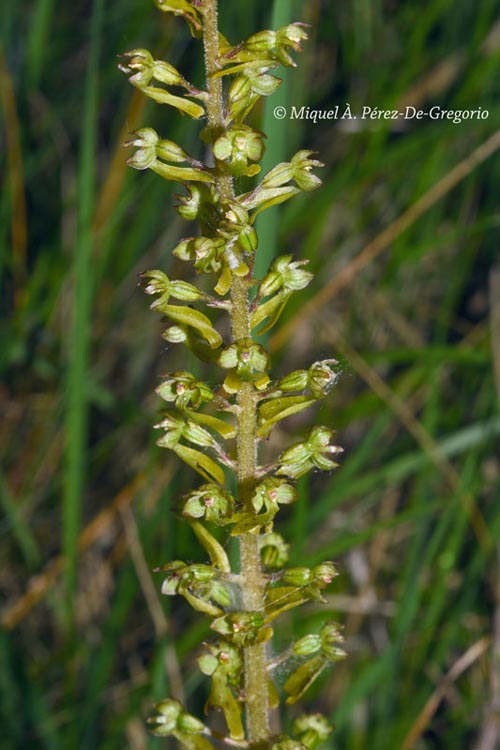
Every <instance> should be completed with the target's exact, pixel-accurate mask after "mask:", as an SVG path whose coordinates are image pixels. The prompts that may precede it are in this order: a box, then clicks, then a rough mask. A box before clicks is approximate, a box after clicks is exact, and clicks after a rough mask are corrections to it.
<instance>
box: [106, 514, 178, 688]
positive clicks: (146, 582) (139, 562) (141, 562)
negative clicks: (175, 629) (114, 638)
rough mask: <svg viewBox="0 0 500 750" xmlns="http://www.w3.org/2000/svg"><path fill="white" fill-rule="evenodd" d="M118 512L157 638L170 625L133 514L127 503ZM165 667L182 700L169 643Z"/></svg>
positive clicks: (173, 650) (172, 652) (164, 633)
mask: <svg viewBox="0 0 500 750" xmlns="http://www.w3.org/2000/svg"><path fill="white" fill-rule="evenodd" d="M120 513H121V516H122V519H123V525H124V527H125V536H126V537H127V544H128V547H129V550H130V555H131V557H132V562H133V563H134V568H135V571H136V573H137V578H138V579H139V584H140V587H141V589H142V593H143V594H144V598H145V599H146V603H147V605H148V610H149V613H150V615H151V619H152V620H153V625H154V628H155V631H156V635H157V636H158V638H159V639H162V638H164V636H165V635H166V634H167V633H168V632H169V630H170V626H169V623H168V620H167V618H166V616H165V613H164V611H163V608H162V606H161V603H160V599H159V597H158V593H157V589H156V586H155V584H154V583H153V580H152V578H151V574H150V571H149V568H148V564H147V562H146V557H145V555H144V550H143V547H142V544H141V540H140V537H139V530H138V528H137V524H136V522H135V519H134V514H133V513H132V510H131V508H130V506H129V505H127V506H125V507H124V508H121V509H120ZM165 667H166V671H167V674H168V678H169V682H170V689H171V693H172V696H173V697H174V698H175V699H176V700H179V701H181V703H183V702H184V689H183V687H182V675H181V670H180V667H179V662H178V660H177V655H176V653H175V649H174V648H173V646H172V645H171V644H169V645H168V646H167V648H166V652H165Z"/></svg>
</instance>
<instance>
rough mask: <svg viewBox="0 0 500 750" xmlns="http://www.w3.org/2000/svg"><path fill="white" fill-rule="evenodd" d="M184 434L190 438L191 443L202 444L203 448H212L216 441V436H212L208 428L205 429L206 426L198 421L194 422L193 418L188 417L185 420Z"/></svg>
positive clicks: (187, 438)
mask: <svg viewBox="0 0 500 750" xmlns="http://www.w3.org/2000/svg"><path fill="white" fill-rule="evenodd" d="M182 435H183V437H184V438H186V440H189V442H190V443H194V444H195V445H200V446H201V447H203V448H212V447H213V446H214V445H215V442H216V441H215V438H213V437H212V435H211V434H210V433H209V432H208V430H205V428H204V427H201V426H200V425H199V424H196V422H193V421H192V420H191V419H188V420H187V421H186V422H185V424H184V428H183V431H182Z"/></svg>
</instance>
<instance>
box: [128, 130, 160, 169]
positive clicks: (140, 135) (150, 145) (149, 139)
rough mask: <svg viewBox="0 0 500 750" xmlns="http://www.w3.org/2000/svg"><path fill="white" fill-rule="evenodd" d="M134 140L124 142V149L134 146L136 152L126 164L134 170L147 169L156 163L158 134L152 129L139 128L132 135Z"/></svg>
mask: <svg viewBox="0 0 500 750" xmlns="http://www.w3.org/2000/svg"><path fill="white" fill-rule="evenodd" d="M133 135H134V138H132V139H131V140H129V141H125V143H124V144H123V145H124V147H125V148H128V147H130V146H135V147H136V148H137V151H136V152H135V153H134V154H132V156H130V157H129V158H128V159H127V164H128V165H129V166H130V167H133V168H134V169H148V168H149V167H152V166H153V165H154V164H155V163H156V161H157V153H156V144H157V143H158V140H159V138H158V133H157V132H156V131H155V130H153V128H140V129H139V130H136V131H135V133H134V134H133Z"/></svg>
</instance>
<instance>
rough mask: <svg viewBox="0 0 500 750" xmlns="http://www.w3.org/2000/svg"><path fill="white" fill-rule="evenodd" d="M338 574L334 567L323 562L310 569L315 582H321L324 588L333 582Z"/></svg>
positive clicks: (328, 562) (330, 563)
mask: <svg viewBox="0 0 500 750" xmlns="http://www.w3.org/2000/svg"><path fill="white" fill-rule="evenodd" d="M338 574H339V572H338V570H337V568H336V567H335V565H334V564H333V563H332V562H330V561H327V562H323V563H320V564H319V565H315V566H314V568H313V569H312V575H313V578H314V580H315V581H316V582H321V583H323V584H324V585H325V586H326V585H328V584H329V583H331V582H332V581H333V579H334V578H336V577H337V576H338Z"/></svg>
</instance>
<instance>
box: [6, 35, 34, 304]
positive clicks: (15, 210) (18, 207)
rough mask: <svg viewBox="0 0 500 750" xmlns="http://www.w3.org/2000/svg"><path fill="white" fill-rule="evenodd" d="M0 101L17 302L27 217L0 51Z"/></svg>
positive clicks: (11, 97) (16, 130)
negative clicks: (5, 150) (3, 128)
mask: <svg viewBox="0 0 500 750" xmlns="http://www.w3.org/2000/svg"><path fill="white" fill-rule="evenodd" d="M0 102H1V104H2V109H3V112H4V117H5V132H6V140H7V164H8V170H9V182H10V190H11V206H12V211H11V234H12V261H13V274H14V280H15V284H16V292H15V294H16V300H17V301H18V302H19V300H20V294H21V290H22V288H23V286H24V284H23V281H24V278H25V276H26V250H27V244H28V217H27V213H26V196H25V187H24V178H23V174H24V172H23V155H22V151H21V131H20V124H19V118H18V116H17V108H16V98H15V94H14V86H13V84H12V78H11V76H10V74H9V71H8V69H7V63H6V61H5V57H4V55H3V52H2V50H1V49H0Z"/></svg>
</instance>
